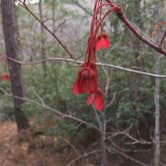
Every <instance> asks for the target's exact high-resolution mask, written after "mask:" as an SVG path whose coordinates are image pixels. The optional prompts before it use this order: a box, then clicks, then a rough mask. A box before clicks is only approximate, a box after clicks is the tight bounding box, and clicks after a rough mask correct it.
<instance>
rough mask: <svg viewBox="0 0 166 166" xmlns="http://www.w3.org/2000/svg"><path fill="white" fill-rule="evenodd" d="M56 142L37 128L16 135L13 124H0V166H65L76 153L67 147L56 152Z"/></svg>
mask: <svg viewBox="0 0 166 166" xmlns="http://www.w3.org/2000/svg"><path fill="white" fill-rule="evenodd" d="M56 140H57V139H56V138H53V137H49V136H46V135H44V134H43V133H42V132H40V131H39V129H37V128H36V129H34V128H33V129H29V130H26V131H22V132H21V133H20V134H17V129H16V124H15V123H14V122H4V123H0V166H66V165H67V163H69V162H70V161H71V160H73V159H74V158H76V157H77V155H76V152H75V151H74V150H73V149H72V148H71V147H69V146H66V147H64V148H63V149H60V150H57V148H56V146H55V145H56ZM87 163H88V162H87ZM87 163H86V161H84V164H82V163H77V164H75V165H72V166H88V164H87ZM89 166H93V165H89Z"/></svg>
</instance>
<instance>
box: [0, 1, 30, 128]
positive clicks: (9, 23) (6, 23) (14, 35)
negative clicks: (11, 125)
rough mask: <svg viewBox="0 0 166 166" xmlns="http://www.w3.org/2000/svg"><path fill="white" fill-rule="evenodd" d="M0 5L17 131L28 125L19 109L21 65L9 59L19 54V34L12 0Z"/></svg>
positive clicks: (20, 105) (21, 94)
mask: <svg viewBox="0 0 166 166" xmlns="http://www.w3.org/2000/svg"><path fill="white" fill-rule="evenodd" d="M1 7H2V21H3V22H2V23H3V32H4V40H5V46H6V54H7V58H8V64H9V73H10V80H11V90H12V95H13V101H14V112H15V119H16V123H17V128H18V131H19V130H21V129H27V128H28V127H29V121H28V119H27V117H26V116H25V114H24V112H23V111H22V109H21V107H22V104H23V102H24V101H23V99H22V98H23V97H24V93H23V87H22V81H21V66H20V64H18V63H16V62H14V61H13V60H11V58H12V59H17V58H18V55H19V54H20V49H19V47H20V45H19V34H18V26H17V21H16V15H15V6H14V0H1Z"/></svg>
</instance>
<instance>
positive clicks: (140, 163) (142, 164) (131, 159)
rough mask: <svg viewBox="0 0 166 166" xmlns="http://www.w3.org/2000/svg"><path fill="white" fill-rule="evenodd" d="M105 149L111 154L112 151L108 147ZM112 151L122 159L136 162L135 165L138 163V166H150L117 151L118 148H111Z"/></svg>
mask: <svg viewBox="0 0 166 166" xmlns="http://www.w3.org/2000/svg"><path fill="white" fill-rule="evenodd" d="M105 148H106V149H107V151H108V152H109V153H111V151H110V149H109V148H108V147H105ZM111 149H112V151H114V152H116V153H118V154H120V155H121V156H122V157H124V158H126V159H128V160H130V161H132V162H134V163H137V164H139V165H141V166H149V165H147V164H145V163H143V162H141V161H139V160H136V159H134V158H133V157H131V156H129V155H127V154H126V153H124V152H121V151H120V150H117V149H116V148H113V147H111Z"/></svg>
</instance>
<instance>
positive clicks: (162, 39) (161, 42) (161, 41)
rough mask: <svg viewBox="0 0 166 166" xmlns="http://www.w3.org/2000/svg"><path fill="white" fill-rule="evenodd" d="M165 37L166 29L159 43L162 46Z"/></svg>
mask: <svg viewBox="0 0 166 166" xmlns="http://www.w3.org/2000/svg"><path fill="white" fill-rule="evenodd" d="M165 37H166V30H165V31H164V34H163V36H162V37H161V40H160V43H159V47H162V45H163V42H164V39H165Z"/></svg>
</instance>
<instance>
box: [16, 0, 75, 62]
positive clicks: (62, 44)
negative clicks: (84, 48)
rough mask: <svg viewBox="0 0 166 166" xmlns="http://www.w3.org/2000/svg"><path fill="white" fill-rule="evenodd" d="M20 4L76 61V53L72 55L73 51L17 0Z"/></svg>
mask: <svg viewBox="0 0 166 166" xmlns="http://www.w3.org/2000/svg"><path fill="white" fill-rule="evenodd" d="M17 1H18V3H19V4H21V6H22V7H23V8H24V9H26V11H27V12H29V13H30V14H31V15H32V16H33V17H34V18H35V19H36V20H37V21H38V22H39V23H40V24H41V25H42V26H43V27H44V29H45V30H46V31H47V32H48V33H50V34H51V35H52V36H53V37H54V38H55V39H56V40H57V42H58V43H59V44H60V45H61V46H62V48H63V49H64V50H65V51H66V52H67V53H68V55H69V56H70V57H71V58H72V59H76V56H75V55H74V53H72V51H71V50H69V48H68V47H67V46H66V45H65V43H64V42H63V41H62V39H60V38H59V37H58V36H57V35H56V34H55V33H54V32H52V31H51V30H50V29H49V27H48V26H47V25H46V24H45V23H44V22H43V21H42V20H40V18H39V17H38V16H37V15H36V14H35V13H34V12H33V11H32V10H31V9H30V8H29V7H28V6H27V5H26V4H25V3H24V2H22V1H21V0H17Z"/></svg>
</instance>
